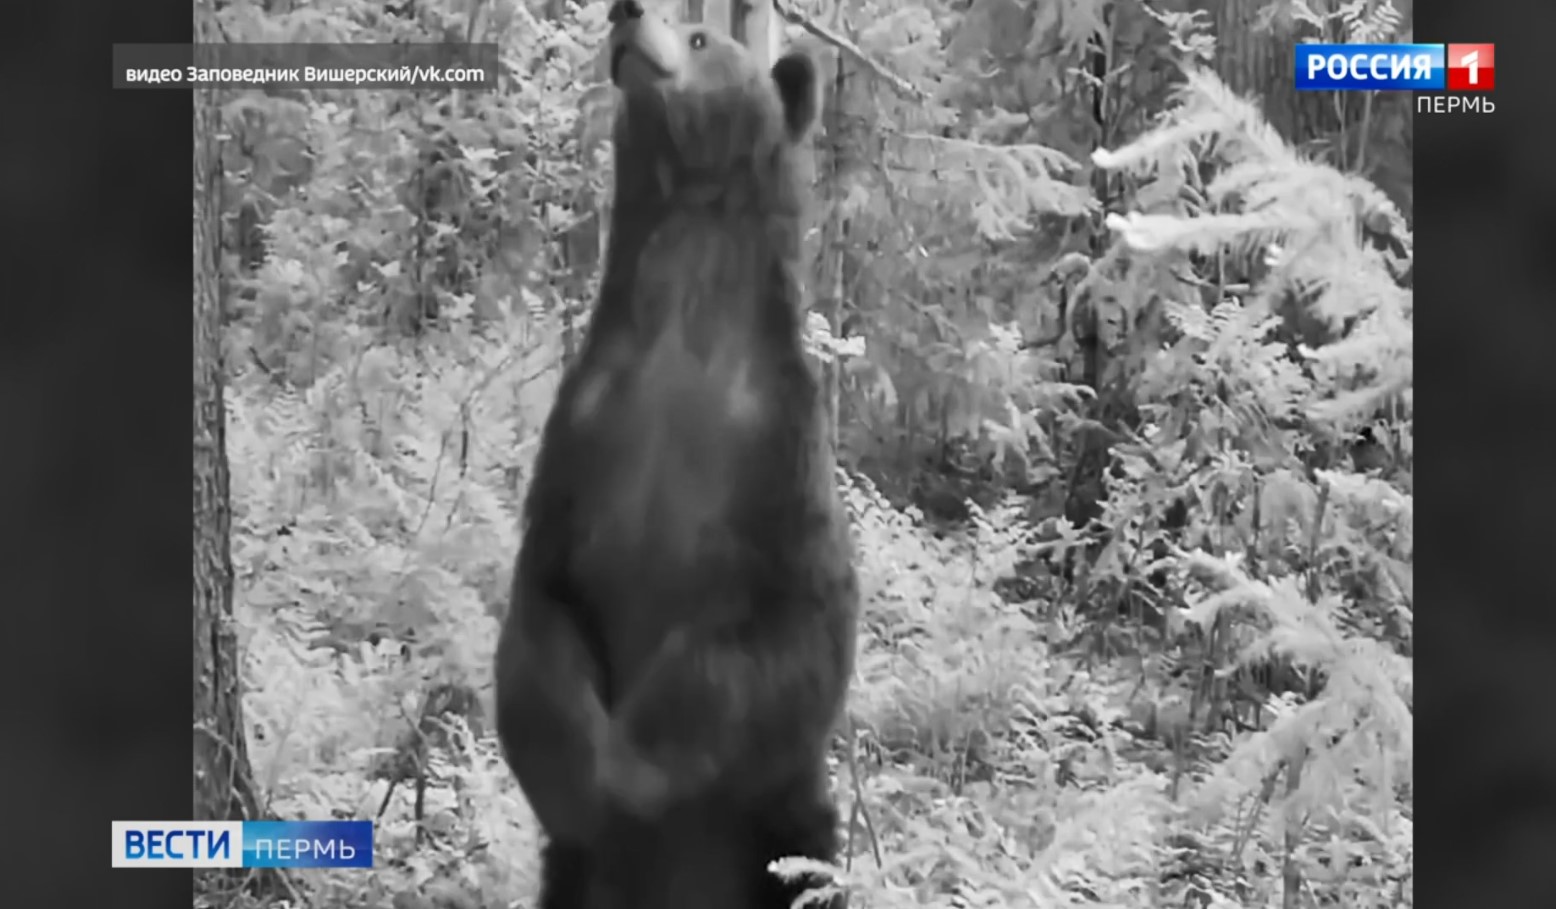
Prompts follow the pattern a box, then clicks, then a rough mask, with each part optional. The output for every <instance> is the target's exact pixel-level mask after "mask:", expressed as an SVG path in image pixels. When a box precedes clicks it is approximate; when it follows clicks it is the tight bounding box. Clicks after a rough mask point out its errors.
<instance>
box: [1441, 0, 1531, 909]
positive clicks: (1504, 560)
mask: <svg viewBox="0 0 1556 909" xmlns="http://www.w3.org/2000/svg"><path fill="white" fill-rule="evenodd" d="M1515 9H1516V10H1517V11H1516V12H1515V11H1514V10H1515ZM1553 19H1556V8H1552V7H1551V5H1550V4H1527V5H1519V6H1517V7H1514V6H1512V5H1509V4H1495V3H1455V2H1451V0H1418V2H1417V3H1416V5H1415V40H1417V41H1429V42H1444V43H1449V42H1452V43H1461V42H1462V43H1473V42H1492V43H1495V44H1496V46H1497V47H1496V51H1497V73H1496V78H1497V82H1496V89H1495V91H1493V92H1492V97H1493V98H1494V100H1495V103H1496V108H1497V109H1496V111H1495V112H1494V113H1491V114H1481V115H1477V114H1452V115H1442V114H1419V113H1418V114H1417V115H1416V118H1415V152H1416V156H1415V231H1416V233H1415V238H1416V272H1415V288H1416V312H1417V314H1418V315H1419V316H1420V318H1419V320H1418V321H1417V322H1416V340H1417V341H1418V342H1419V343H1420V348H1419V349H1418V351H1417V355H1416V363H1417V364H1418V365H1420V366H1421V372H1420V373H1419V374H1418V375H1417V376H1416V402H1417V405H1418V407H1419V410H1418V412H1417V414H1418V422H1417V432H1416V469H1417V472H1418V475H1417V476H1416V478H1415V489H1416V492H1417V495H1418V496H1419V499H1418V503H1417V504H1418V507H1419V512H1418V514H1419V520H1418V522H1417V533H1418V535H1419V544H1420V545H1419V548H1418V549H1417V552H1416V570H1417V573H1418V575H1419V576H1418V578H1417V583H1416V589H1417V590H1419V591H1421V592H1422V596H1423V598H1424V600H1423V602H1422V603H1421V604H1420V607H1419V609H1418V615H1419V617H1420V619H1419V622H1418V623H1417V625H1416V632H1417V641H1416V654H1417V664H1416V672H1417V677H1416V678H1417V685H1416V693H1415V705H1416V718H1417V720H1418V721H1419V723H1418V725H1417V729H1416V749H1415V753H1416V757H1417V761H1418V763H1417V766H1416V786H1417V793H1418V797H1417V800H1416V826H1415V830H1416V839H1417V843H1416V850H1417V852H1416V858H1417V862H1416V865H1417V868H1418V869H1419V875H1420V879H1419V880H1418V881H1417V882H1416V886H1415V895H1416V905H1417V906H1422V907H1426V906H1432V907H1436V906H1443V907H1463V906H1535V905H1548V904H1549V903H1550V902H1551V899H1552V897H1553V894H1556V723H1553V722H1551V714H1552V704H1553V698H1552V694H1553V692H1556V610H1552V608H1551V602H1550V601H1551V598H1550V595H1549V593H1548V591H1549V590H1550V589H1551V585H1552V578H1551V569H1552V567H1553V565H1556V559H1553V558H1552V545H1551V542H1552V534H1551V520H1552V517H1553V515H1556V487H1553V483H1552V479H1553V474H1556V445H1553V444H1552V443H1553V441H1556V430H1553V425H1552V420H1551V414H1552V400H1553V394H1552V392H1553V390H1556V389H1553V382H1552V379H1551V376H1552V373H1553V370H1552V369H1551V367H1550V366H1549V365H1548V364H1549V363H1551V359H1550V357H1551V347H1552V345H1553V343H1556V231H1553V229H1552V222H1551V213H1552V211H1553V210H1556V198H1553V196H1556V193H1553V191H1552V190H1553V185H1556V168H1553V167H1552V164H1551V161H1550V153H1549V151H1548V150H1549V149H1550V148H1551V142H1550V139H1549V133H1550V125H1551V114H1552V103H1551V98H1550V87H1551V86H1552V85H1553V84H1556V83H1553V80H1552V79H1551V78H1550V73H1549V72H1548V71H1546V70H1544V69H1543V68H1542V67H1543V66H1544V64H1546V63H1548V62H1550V60H1551V57H1550V52H1549V51H1541V50H1540V49H1538V48H1536V47H1535V46H1534V44H1535V43H1536V42H1535V37H1536V36H1538V35H1543V34H1550V31H1549V30H1547V29H1546V28H1545V26H1546V25H1550V24H1552V21H1553Z"/></svg>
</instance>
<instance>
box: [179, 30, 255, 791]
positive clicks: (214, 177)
mask: <svg viewBox="0 0 1556 909" xmlns="http://www.w3.org/2000/svg"><path fill="white" fill-rule="evenodd" d="M212 2H213V0H198V2H196V3H195V7H194V16H195V36H196V37H195V40H196V42H197V43H202V44H204V43H215V42H216V41H219V40H220V38H218V37H216V35H215V12H214V10H213V8H212V6H211V4H212ZM219 121H220V114H219V112H218V110H217V104H216V91H215V89H209V88H207V89H197V90H196V91H195V93H194V774H195V776H194V787H195V788H194V817H195V818H196V819H198V820H244V819H252V818H255V817H256V804H255V799H254V797H253V790H252V786H251V785H250V780H251V779H252V777H251V774H250V772H249V762H248V749H247V747H246V745H245V743H244V736H243V704H242V701H241V699H240V696H239V668H240V667H239V662H238V641H237V636H236V635H235V634H234V633H233V629H232V552H231V540H230V533H231V526H232V506H231V503H230V501H229V499H228V474H227V447H226V433H225V428H226V412H225V409H224V407H223V406H222V385H223V381H222V362H221V328H222V318H221V281H220V274H219V264H218V263H219V258H218V257H219V256H220V249H221V247H220V221H219V220H218V219H219V218H220V215H221V211H220V207H221V183H220V181H221V161H220V157H219V144H218V140H217V127H218V125H219Z"/></svg>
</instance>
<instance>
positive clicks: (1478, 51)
mask: <svg viewBox="0 0 1556 909" xmlns="http://www.w3.org/2000/svg"><path fill="white" fill-rule="evenodd" d="M1496 48H1497V46H1496V45H1495V44H1450V45H1448V59H1447V61H1446V63H1447V65H1448V90H1449V91H1451V92H1489V91H1491V90H1492V89H1494V88H1496V86H1497V51H1496Z"/></svg>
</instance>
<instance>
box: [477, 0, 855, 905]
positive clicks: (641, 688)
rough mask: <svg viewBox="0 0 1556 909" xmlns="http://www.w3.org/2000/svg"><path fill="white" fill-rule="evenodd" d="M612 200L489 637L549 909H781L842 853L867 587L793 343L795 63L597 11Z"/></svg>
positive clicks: (621, 12)
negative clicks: (793, 868) (590, 302)
mask: <svg viewBox="0 0 1556 909" xmlns="http://www.w3.org/2000/svg"><path fill="white" fill-rule="evenodd" d="M610 21H611V23H612V30H611V35H610V52H611V54H610V72H611V78H612V81H613V82H614V83H615V84H616V86H617V87H618V88H619V90H620V91H619V97H620V104H619V106H618V111H617V115H616V124H615V132H614V139H615V143H614V144H615V165H616V173H615V195H614V200H613V204H612V208H611V231H610V236H609V247H608V250H607V253H606V262H605V273H604V277H603V280H602V284H601V290H600V297H599V301H598V304H597V305H596V307H595V309H594V313H593V317H592V320H591V322H590V326H589V336H588V339H587V341H586V343H585V345H584V347H583V350H582V351H581V353H580V355H579V357H578V359H577V361H576V362H575V363H574V364H572V366H571V367H570V368H569V370H568V372H567V375H566V376H565V377H564V379H563V381H562V385H561V388H560V389H559V391H558V394H557V400H556V403H555V406H554V408H553V410H552V412H551V415H550V417H549V418H548V420H547V422H546V426H545V429H544V433H543V437H542V444H541V449H540V453H539V456H538V458H537V460H536V465H535V470H534V475H533V477H532V478H531V482H530V487H529V493H528V496H527V498H526V501H525V509H524V515H525V528H524V538H523V544H522V546H521V549H520V552H519V556H518V560H517V565H516V567H515V572H514V583H513V597H512V603H511V607H510V609H509V614H508V616H507V618H506V620H505V622H504V625H503V630H502V636H501V639H500V641H499V643H498V650H497V662H496V681H497V713H498V733H499V736H500V738H501V741H502V745H503V749H504V753H505V755H506V757H507V760H508V763H509V765H510V766H511V767H512V768H513V771H514V774H515V776H516V777H517V778H518V781H519V784H520V786H521V788H522V789H523V791H524V793H525V796H526V798H527V799H528V800H529V801H530V803H531V805H532V807H533V808H534V811H535V814H536V816H537V818H538V819H539V821H540V823H541V825H542V827H543V828H544V830H545V832H546V835H547V840H548V842H547V845H546V847H545V850H544V852H543V855H542V881H541V898H540V906H541V907H542V909H577V907H583V906H588V907H590V909H627V907H631V909H660V907H663V909H670V907H675V909H701V907H707V909H748V907H749V909H767V907H772V909H778V907H787V906H788V905H789V903H790V901H791V900H792V899H793V897H794V896H796V895H797V893H798V890H799V888H797V887H795V886H793V885H785V884H783V883H782V882H781V881H780V880H779V879H778V878H777V877H775V876H773V875H772V874H770V873H769V872H768V870H767V865H768V863H769V862H770V861H772V860H773V859H776V858H779V857H782V856H788V855H799V856H807V857H812V858H817V859H822V860H827V861H831V860H834V859H835V858H836V855H837V851H838V842H837V811H836V808H835V805H834V803H833V801H832V799H831V797H830V795H829V791H828V785H827V770H826V764H825V755H826V751H827V747H828V743H829V741H830V738H831V733H832V729H833V727H834V724H835V722H836V720H837V718H838V716H839V714H840V712H841V710H842V708H843V701H844V696H845V694H846V690H847V685H848V680H849V677H850V676H851V674H852V667H853V655H854V646H855V635H856V629H855V627H856V620H857V612H858V585H857V581H856V578H855V574H854V569H853V564H852V558H853V552H852V544H851V542H850V539H849V530H848V526H847V519H846V517H845V514H844V511H843V509H842V507H841V503H840V501H839V498H838V493H837V486H836V481H835V477H834V470H835V467H834V465H835V460H834V455H833V452H832V450H831V447H830V444H829V442H828V434H827V432H826V428H825V418H824V412H823V406H822V399H821V393H820V389H819V386H818V383H817V381H816V379H815V377H814V375H813V374H812V372H811V368H810V365H809V364H808V363H807V361H806V359H805V354H804V349H803V344H802V341H801V327H802V321H803V305H802V301H801V291H800V269H801V265H800V261H799V253H800V231H801V218H802V216H803V207H804V206H803V203H804V201H805V198H806V196H807V187H806V179H805V177H806V175H805V173H804V171H803V169H802V167H801V164H802V161H803V148H802V146H803V144H804V143H805V142H806V141H807V138H808V134H809V131H810V129H811V127H812V125H813V123H814V121H815V119H816V112H817V107H818V84H817V79H816V73H815V68H814V65H813V64H812V62H811V60H810V59H809V58H808V57H807V56H805V55H804V54H800V53H791V54H788V55H786V56H784V57H783V58H781V59H780V60H778V61H777V62H776V63H775V64H774V65H773V66H772V67H771V69H770V70H769V69H766V68H764V67H762V66H761V65H760V64H759V63H758V62H757V61H756V59H755V58H754V57H753V56H752V55H751V54H750V53H749V52H748V51H747V50H746V49H745V48H744V47H742V46H741V45H740V44H739V43H738V42H735V41H733V40H731V39H730V38H728V37H726V36H724V35H722V34H719V33H717V32H714V31H710V30H708V29H705V28H702V27H700V26H688V27H676V26H672V25H669V24H667V23H665V22H663V21H661V20H659V19H657V18H652V17H649V16H646V15H645V14H644V11H643V9H642V7H641V6H639V5H638V4H637V3H635V2H631V0H624V2H617V3H616V4H615V5H614V6H613V7H612V9H611V12H610Z"/></svg>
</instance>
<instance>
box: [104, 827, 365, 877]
mask: <svg viewBox="0 0 1556 909" xmlns="http://www.w3.org/2000/svg"><path fill="white" fill-rule="evenodd" d="M113 867H115V868H371V867H373V822H372V821H114V822H113Z"/></svg>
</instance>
